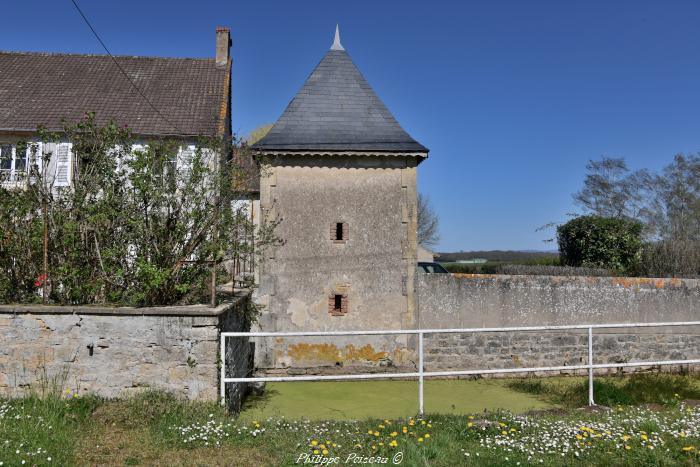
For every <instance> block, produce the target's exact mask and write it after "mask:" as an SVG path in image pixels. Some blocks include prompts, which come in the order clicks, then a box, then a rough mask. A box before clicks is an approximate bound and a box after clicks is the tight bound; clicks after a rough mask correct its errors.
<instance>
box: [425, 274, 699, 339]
mask: <svg viewBox="0 0 700 467" xmlns="http://www.w3.org/2000/svg"><path fill="white" fill-rule="evenodd" d="M417 301H418V306H419V307H420V320H419V324H420V326H421V327H423V328H428V327H452V328H456V327H482V326H491V327H499V326H527V325H541V324H552V325H554V324H589V323H610V322H635V321H638V322H654V321H656V322H658V321H660V320H663V321H688V320H689V319H697V320H700V281H698V280H695V279H646V278H626V277H556V276H506V275H489V274H449V275H448V274H421V275H419V276H418V280H417Z"/></svg>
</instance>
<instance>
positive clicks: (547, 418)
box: [0, 375, 700, 467]
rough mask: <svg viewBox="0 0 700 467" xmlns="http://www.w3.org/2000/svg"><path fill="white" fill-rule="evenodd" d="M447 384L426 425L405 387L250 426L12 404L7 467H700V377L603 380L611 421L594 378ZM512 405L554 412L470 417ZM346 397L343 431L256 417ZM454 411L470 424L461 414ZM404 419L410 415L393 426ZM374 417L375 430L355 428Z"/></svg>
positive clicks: (5, 415) (285, 401)
mask: <svg viewBox="0 0 700 467" xmlns="http://www.w3.org/2000/svg"><path fill="white" fill-rule="evenodd" d="M444 383H449V384H444V385H441V384H438V385H436V386H435V387H433V388H430V389H428V388H426V402H428V401H429V400H430V397H431V396H429V391H433V392H432V397H433V398H444V399H446V400H445V401H440V402H433V404H434V405H433V406H432V407H431V406H427V409H428V410H429V411H431V412H433V413H431V414H429V415H426V417H425V418H423V419H419V418H411V417H410V416H409V417H406V416H403V415H401V414H402V411H404V410H410V405H411V404H412V402H414V401H412V400H411V397H412V396H410V395H408V394H407V395H406V397H405V398H403V399H402V398H399V397H398V396H397V394H400V393H402V391H404V389H400V388H397V387H391V386H388V387H372V388H371V389H368V387H367V386H365V389H364V391H360V390H359V389H357V390H355V389H354V388H351V387H349V386H345V387H344V388H343V386H340V388H343V389H337V388H336V389H334V390H332V389H331V388H330V387H325V388H324V387H322V386H319V387H316V388H315V389H314V388H311V389H309V388H307V390H311V391H312V393H311V395H304V394H302V393H305V392H306V391H304V387H303V386H301V385H299V386H297V385H298V384H303V383H293V384H289V385H288V386H290V387H293V389H291V390H286V389H283V388H282V387H278V386H277V385H275V386H272V387H271V388H270V389H271V391H273V390H274V391H276V392H277V393H276V394H273V395H271V396H270V397H269V398H268V399H267V400H264V401H262V402H264V403H265V404H267V409H265V408H262V407H259V406H258V407H257V408H256V406H255V405H253V406H251V407H249V408H248V409H247V410H246V412H245V414H244V415H243V416H241V417H240V418H232V417H230V416H228V415H227V414H226V413H225V412H224V411H223V410H222V409H221V408H220V407H219V406H217V405H216V404H213V403H193V402H185V401H181V400H178V399H176V398H174V397H172V396H170V395H167V394H163V393H158V392H147V393H144V394H142V395H140V396H138V397H135V398H133V399H129V400H120V401H105V400H100V399H98V398H95V397H90V396H85V397H74V396H73V395H72V394H62V395H61V396H60V397H59V396H55V397H51V398H44V399H39V398H25V399H17V400H0V463H2V464H0V465H2V466H3V467H4V466H10V465H12V466H14V465H246V466H249V465H292V464H295V462H296V461H304V460H307V461H312V463H313V461H316V462H322V461H323V459H332V458H335V457H336V456H337V457H338V462H339V463H345V462H346V461H349V462H350V463H352V462H354V461H355V460H357V459H358V458H359V457H366V458H369V457H372V456H374V457H375V458H376V457H379V458H386V459H387V463H389V464H392V461H393V460H394V459H396V460H398V459H399V458H400V459H401V460H402V465H408V466H414V465H436V466H452V465H494V466H495V465H517V463H518V462H519V463H520V464H521V465H525V464H537V465H551V466H555V465H574V464H579V463H580V464H581V465H601V466H602V465H698V464H699V463H700V457H699V456H698V450H700V406H698V405H697V401H698V400H700V379H699V378H698V377H697V376H690V377H688V376H663V375H658V376H637V377H631V378H600V380H599V383H598V384H597V388H596V389H597V390H598V395H599V402H601V401H602V400H606V401H609V402H610V403H611V404H610V405H611V409H610V410H597V411H593V410H587V409H584V410H581V409H578V408H576V407H577V406H578V405H579V403H580V400H581V399H580V398H579V393H580V392H581V389H582V388H584V389H585V380H584V379H581V378H555V379H547V380H541V379H537V380H535V379H520V380H510V381H502V382H484V381H449V382H444ZM314 384H319V383H314ZM334 384H337V383H334ZM343 384H349V383H343ZM356 384H360V383H356ZM361 384H363V385H366V384H367V383H361ZM409 389H415V387H414V388H407V389H405V391H408V390H409ZM295 391H296V392H295ZM334 391H336V392H334ZM375 391H381V392H384V393H387V394H389V395H388V396H382V397H378V396H377V395H376V394H374V392H375ZM498 391H502V392H501V393H500V394H501V395H500V396H495V397H496V399H495V400H501V399H505V400H509V401H510V403H512V404H514V405H513V406H512V408H514V409H515V410H516V411H519V410H521V409H522V410H525V409H526V407H528V404H530V403H531V401H536V402H537V403H539V404H540V405H539V406H537V405H532V407H540V408H539V409H537V410H536V411H535V412H530V413H519V414H515V413H512V412H510V411H503V410H490V411H487V412H484V411H483V408H482V407H479V410H474V411H473V413H469V411H470V410H471V409H470V408H471V407H475V406H474V405H470V404H477V405H478V404H479V403H478V402H476V401H478V400H480V398H482V396H483V397H484V398H483V399H481V400H484V401H486V400H488V398H486V395H487V394H488V393H490V392H496V393H497V392H498ZM324 392H327V394H325V395H323V396H322V395H321V394H322V393H324ZM456 393H459V394H456ZM391 394H395V395H396V397H395V399H396V400H393V399H394V397H392V395H391ZM583 394H584V396H583V397H585V391H583ZM334 397H336V398H338V399H340V398H342V397H345V398H346V399H348V400H346V401H345V402H343V404H345V405H342V407H344V408H343V409H341V411H342V412H343V413H342V414H339V415H340V417H335V418H342V420H337V419H336V420H330V421H329V420H326V421H322V420H308V419H300V418H295V417H292V416H291V415H293V413H292V412H288V413H287V417H286V418H280V417H278V416H276V415H277V414H275V416H274V417H273V418H269V419H267V418H265V419H262V418H255V419H254V418H252V417H254V416H255V413H256V412H255V410H260V412H258V414H262V415H264V414H265V413H266V412H265V410H271V409H272V407H276V408H275V409H274V410H279V411H281V410H283V409H295V410H298V412H297V414H301V415H305V414H307V415H309V416H313V417H314V418H319V417H320V418H325V415H324V414H327V413H329V412H328V411H329V410H330V409H329V407H330V406H328V405H327V403H328V402H329V401H330V402H332V399H333V398H334ZM489 397H490V396H489ZM521 397H522V399H521ZM275 399H277V400H275ZM584 400H585V399H584ZM258 402H260V401H258ZM453 404H454V405H455V411H456V412H460V411H465V412H466V413H464V414H460V415H455V414H448V413H447V412H450V411H451V407H452V405H453ZM637 404H645V405H637ZM499 405H503V406H506V405H507V403H505V402H503V403H498V402H497V403H496V406H499ZM336 406H337V407H341V405H340V404H338V405H333V407H336ZM492 408H493V407H492ZM274 410H273V412H274ZM390 410H394V411H395V412H394V413H396V414H398V415H397V416H389V415H386V414H387V413H388V411H390ZM434 412H445V413H434ZM267 413H269V412H267ZM367 413H369V415H370V417H371V418H363V420H361V421H353V420H348V419H347V418H353V417H354V416H355V415H360V416H362V417H364V415H365V414H367ZM336 415H338V414H336ZM399 453H400V454H399ZM315 456H318V457H315ZM395 456H396V457H395ZM375 460H376V459H375ZM22 461H24V464H22ZM325 462H326V463H327V462H328V460H326V461H325Z"/></svg>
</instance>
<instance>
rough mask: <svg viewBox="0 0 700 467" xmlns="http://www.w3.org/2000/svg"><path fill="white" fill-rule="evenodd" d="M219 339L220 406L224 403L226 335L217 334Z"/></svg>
mask: <svg viewBox="0 0 700 467" xmlns="http://www.w3.org/2000/svg"><path fill="white" fill-rule="evenodd" d="M219 338H220V339H221V342H220V348H219V358H220V359H221V370H220V376H219V381H220V383H219V399H220V400H221V402H220V403H221V406H222V407H223V406H225V405H226V383H224V378H226V336H219Z"/></svg>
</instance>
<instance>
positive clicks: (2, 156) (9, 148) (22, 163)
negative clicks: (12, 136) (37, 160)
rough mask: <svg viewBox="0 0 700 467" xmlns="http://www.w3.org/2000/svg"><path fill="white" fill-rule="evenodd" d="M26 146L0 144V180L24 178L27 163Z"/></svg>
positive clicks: (13, 180)
mask: <svg viewBox="0 0 700 467" xmlns="http://www.w3.org/2000/svg"><path fill="white" fill-rule="evenodd" d="M28 154H29V151H27V149H26V147H20V148H18V147H17V146H16V145H14V144H8V143H3V144H0V181H1V182H20V181H23V180H25V179H26V176H27V168H28V166H29V163H28V161H27V156H28Z"/></svg>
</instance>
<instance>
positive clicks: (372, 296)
mask: <svg viewBox="0 0 700 467" xmlns="http://www.w3.org/2000/svg"><path fill="white" fill-rule="evenodd" d="M261 208H262V210H263V215H264V216H266V218H268V219H275V218H279V219H280V224H279V226H278V228H277V230H276V235H278V236H279V237H280V238H281V239H282V240H283V244H282V245H280V246H279V247H276V248H274V249H270V250H269V251H268V252H267V254H266V258H265V262H264V264H263V265H262V268H261V269H260V291H259V296H258V301H259V302H260V303H261V304H263V305H265V310H264V314H263V316H262V317H261V319H260V328H261V329H263V330H268V331H293V330H306V331H308V330H329V329H335V330H345V329H348V330H358V329H389V328H393V329H397V328H405V327H411V326H413V324H414V322H415V315H414V312H415V310H414V305H413V300H412V297H413V293H412V288H413V285H414V280H413V274H414V269H415V268H414V265H415V260H416V259H415V258H416V238H415V230H416V229H415V222H416V219H415V212H416V173H415V159H411V158H403V157H394V156H385V157H371V156H353V157H351V156H338V155H335V156H332V157H324V156H297V157H291V156H286V157H279V158H277V159H275V160H274V161H273V164H272V167H271V169H270V170H269V173H267V174H266V176H264V177H263V179H262V180H261ZM336 222H344V223H347V224H348V227H349V237H348V240H347V242H346V243H334V242H333V241H332V240H331V238H330V234H329V228H330V226H331V225H332V224H334V223H336ZM333 291H342V293H346V294H347V297H348V298H347V300H348V312H347V314H346V315H344V316H331V315H330V314H329V311H328V299H329V295H331V294H332V292H333ZM257 346H258V347H257V348H258V352H257V359H256V363H257V365H258V366H260V367H290V366H291V367H298V366H302V367H303V366H314V365H326V364H330V365H335V364H336V363H338V364H343V365H345V364H352V363H355V362H358V361H363V362H367V361H370V362H375V363H379V362H380V361H384V362H386V361H388V360H390V361H392V362H393V363H396V364H400V363H402V362H405V361H407V359H408V358H409V356H408V353H410V352H408V351H407V350H406V347H407V341H406V338H405V337H402V336H401V337H396V338H388V337H383V338H371V339H370V338H367V339H358V338H333V339H328V338H325V339H323V338H315V339H311V338H298V339H284V340H282V339H279V340H277V341H275V342H272V341H271V340H270V339H260V340H258V341H257Z"/></svg>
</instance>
